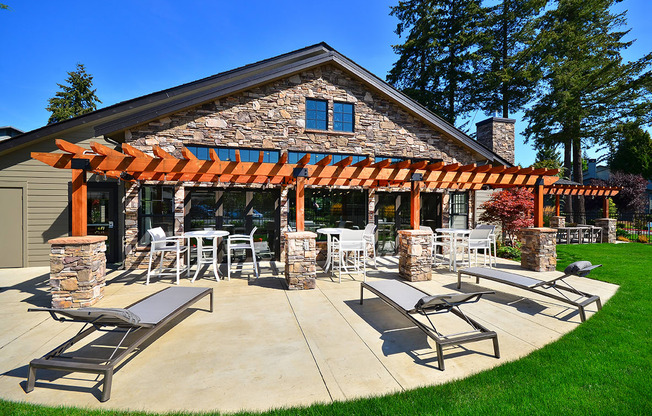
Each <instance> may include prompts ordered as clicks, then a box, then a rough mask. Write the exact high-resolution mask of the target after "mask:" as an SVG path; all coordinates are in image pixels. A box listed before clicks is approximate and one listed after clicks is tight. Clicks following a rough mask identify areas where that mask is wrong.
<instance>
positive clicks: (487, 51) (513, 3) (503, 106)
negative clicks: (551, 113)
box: [477, 0, 548, 118]
mask: <svg viewBox="0 0 652 416" xmlns="http://www.w3.org/2000/svg"><path fill="white" fill-rule="evenodd" d="M547 1H548V0H502V1H500V2H499V3H498V4H496V5H494V6H493V7H488V8H487V9H486V14H487V18H486V19H485V20H484V22H483V23H482V33H483V36H481V37H480V43H481V48H480V51H479V54H480V55H481V57H482V61H481V65H480V67H479V68H478V88H477V91H478V96H477V99H478V102H479V103H480V105H481V106H482V109H483V110H484V111H485V113H487V114H492V113H493V112H494V111H498V110H500V111H501V113H502V116H503V117H505V118H507V117H509V113H510V112H514V111H518V110H521V109H523V107H524V106H525V105H526V104H527V103H528V102H530V100H531V99H532V96H533V93H532V91H533V89H534V87H535V86H536V84H537V82H538V80H539V78H540V76H541V74H540V72H541V71H540V68H539V64H538V62H537V57H536V55H535V54H534V53H533V51H534V48H532V47H531V44H532V43H533V42H534V39H535V34H536V21H537V20H536V17H537V16H538V14H539V12H540V10H541V9H542V8H543V7H544V6H545V5H546V3H547Z"/></svg>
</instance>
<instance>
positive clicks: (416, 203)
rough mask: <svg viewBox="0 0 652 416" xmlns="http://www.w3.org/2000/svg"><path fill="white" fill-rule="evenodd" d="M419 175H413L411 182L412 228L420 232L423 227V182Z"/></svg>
mask: <svg viewBox="0 0 652 416" xmlns="http://www.w3.org/2000/svg"><path fill="white" fill-rule="evenodd" d="M422 179H423V177H422V176H421V175H419V174H414V175H412V179H411V182H410V185H411V186H410V202H411V203H410V228H411V229H413V230H418V229H419V226H420V225H421V182H420V181H421V180H422Z"/></svg>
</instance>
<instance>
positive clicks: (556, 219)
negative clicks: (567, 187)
mask: <svg viewBox="0 0 652 416" xmlns="http://www.w3.org/2000/svg"><path fill="white" fill-rule="evenodd" d="M550 226H551V227H552V228H560V227H565V226H566V217H562V216H561V209H560V207H559V195H555V215H554V216H552V217H550Z"/></svg>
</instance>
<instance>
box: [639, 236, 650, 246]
mask: <svg viewBox="0 0 652 416" xmlns="http://www.w3.org/2000/svg"><path fill="white" fill-rule="evenodd" d="M636 241H638V242H639V243H643V244H647V243H649V242H650V241H649V240H648V238H647V236H645V235H642V234H641V235H639V236H638V238H637V239H636Z"/></svg>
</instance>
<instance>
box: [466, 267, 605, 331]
mask: <svg viewBox="0 0 652 416" xmlns="http://www.w3.org/2000/svg"><path fill="white" fill-rule="evenodd" d="M600 266H601V265H596V266H590V269H588V270H586V271H584V272H583V275H586V274H588V272H589V271H590V270H592V269H593V268H596V267H600ZM569 268H570V266H569ZM566 270H568V268H567V269H566ZM462 275H468V276H473V277H475V282H476V283H480V279H481V278H482V279H487V280H492V281H494V282H498V283H504V284H506V285H509V286H513V287H517V288H519V289H523V290H527V291H529V292H532V293H536V294H538V295H542V296H547V297H549V298H552V299H555V300H558V301H560V302H564V303H568V304H570V305H573V306H576V307H577V308H578V310H579V313H580V319H581V320H582V322H584V321H586V311H585V307H586V306H588V305H590V304H591V303H593V302H595V303H596V305H597V307H598V310H600V309H602V302H601V301H600V297H599V296H596V295H591V294H590V293H586V292H582V291H580V290H577V289H576V288H574V287H573V286H571V285H570V283H568V282H566V281H565V280H564V279H565V278H567V277H569V276H571V273H568V272H567V273H565V274H564V275H563V276H559V277H556V278H554V279H551V280H540V279H536V278H534V277H529V276H524V275H520V274H516V273H510V272H505V271H502V270H497V269H489V268H486V267H469V268H466V269H462V270H459V271H458V272H457V288H458V289H460V288H461V287H462ZM580 275H582V274H580ZM541 289H552V290H553V291H554V292H552V293H551V292H550V291H548V292H546V291H545V290H541ZM566 293H572V294H574V295H577V296H579V297H580V299H581V298H584V300H581V301H580V300H578V299H576V300H573V299H571V298H570V297H568V296H566Z"/></svg>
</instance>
